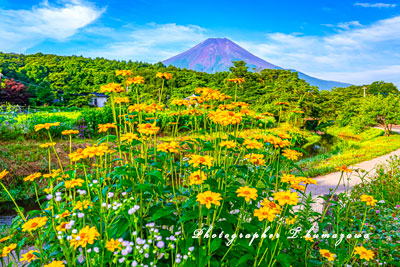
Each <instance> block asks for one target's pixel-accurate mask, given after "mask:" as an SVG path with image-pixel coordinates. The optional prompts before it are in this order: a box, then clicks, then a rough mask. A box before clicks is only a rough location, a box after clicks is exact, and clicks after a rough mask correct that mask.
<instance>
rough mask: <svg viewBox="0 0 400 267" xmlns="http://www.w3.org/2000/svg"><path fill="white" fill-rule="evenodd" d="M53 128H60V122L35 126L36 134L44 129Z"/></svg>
mask: <svg viewBox="0 0 400 267" xmlns="http://www.w3.org/2000/svg"><path fill="white" fill-rule="evenodd" d="M52 126H60V123H59V122H53V123H44V124H37V125H35V132H38V131H40V130H42V129H46V130H49V129H50V127H52Z"/></svg>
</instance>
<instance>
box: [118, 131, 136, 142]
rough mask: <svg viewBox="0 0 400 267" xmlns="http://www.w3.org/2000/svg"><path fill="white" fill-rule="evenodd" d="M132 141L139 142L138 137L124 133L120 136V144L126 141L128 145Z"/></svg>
mask: <svg viewBox="0 0 400 267" xmlns="http://www.w3.org/2000/svg"><path fill="white" fill-rule="evenodd" d="M133 140H139V136H138V135H137V134H134V133H126V134H122V135H121V142H124V141H128V143H132V141H133Z"/></svg>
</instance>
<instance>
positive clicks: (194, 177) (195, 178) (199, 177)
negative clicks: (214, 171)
mask: <svg viewBox="0 0 400 267" xmlns="http://www.w3.org/2000/svg"><path fill="white" fill-rule="evenodd" d="M205 180H207V176H206V174H205V173H204V172H202V171H200V170H198V171H195V172H194V173H192V174H190V175H189V185H194V184H197V185H199V184H202V183H203V182H204V181H205Z"/></svg>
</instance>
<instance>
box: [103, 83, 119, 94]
mask: <svg viewBox="0 0 400 267" xmlns="http://www.w3.org/2000/svg"><path fill="white" fill-rule="evenodd" d="M122 92H125V89H124V88H123V87H122V86H121V85H120V84H118V83H109V84H106V85H102V86H101V87H100V93H122Z"/></svg>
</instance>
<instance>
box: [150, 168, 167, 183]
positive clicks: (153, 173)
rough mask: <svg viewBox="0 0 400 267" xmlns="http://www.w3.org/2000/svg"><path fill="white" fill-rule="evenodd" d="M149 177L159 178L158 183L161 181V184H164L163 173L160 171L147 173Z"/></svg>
mask: <svg viewBox="0 0 400 267" xmlns="http://www.w3.org/2000/svg"><path fill="white" fill-rule="evenodd" d="M147 175H149V176H153V177H155V178H157V181H159V182H161V183H162V182H164V179H163V176H162V173H161V172H160V171H159V170H152V171H149V172H148V173H147Z"/></svg>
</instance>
